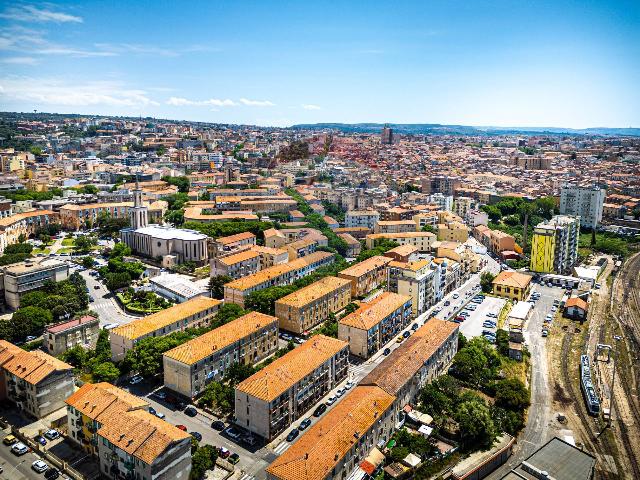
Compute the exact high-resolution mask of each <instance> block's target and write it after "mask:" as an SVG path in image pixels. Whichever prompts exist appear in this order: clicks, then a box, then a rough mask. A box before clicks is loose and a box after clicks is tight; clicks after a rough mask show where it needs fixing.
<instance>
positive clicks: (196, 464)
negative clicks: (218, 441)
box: [189, 445, 218, 480]
mask: <svg viewBox="0 0 640 480" xmlns="http://www.w3.org/2000/svg"><path fill="white" fill-rule="evenodd" d="M217 458H218V451H217V450H216V447H214V446H213V445H202V446H200V447H198V449H197V450H196V452H195V453H194V454H193V455H192V456H191V473H190V474H189V479H190V480H201V479H202V478H204V474H205V472H206V471H207V470H210V469H211V468H213V467H214V466H215V464H216V459H217Z"/></svg>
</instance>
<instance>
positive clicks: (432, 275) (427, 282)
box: [387, 260, 442, 317]
mask: <svg viewBox="0 0 640 480" xmlns="http://www.w3.org/2000/svg"><path fill="white" fill-rule="evenodd" d="M387 289H388V290H389V291H390V292H395V293H399V294H401V295H407V296H409V297H411V308H412V312H413V316H414V317H417V316H418V315H420V314H422V313H424V312H426V311H427V310H428V309H429V308H431V307H432V306H433V305H435V304H436V303H437V302H438V301H439V300H440V298H442V296H441V294H440V266H439V265H438V264H437V263H435V262H431V261H430V260H418V261H413V262H398V261H394V262H391V263H390V264H389V265H387Z"/></svg>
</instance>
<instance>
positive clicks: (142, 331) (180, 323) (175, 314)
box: [109, 296, 222, 361]
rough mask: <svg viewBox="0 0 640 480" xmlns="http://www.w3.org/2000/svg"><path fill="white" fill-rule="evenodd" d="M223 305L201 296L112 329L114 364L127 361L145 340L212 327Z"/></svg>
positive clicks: (110, 340)
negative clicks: (210, 324) (187, 330)
mask: <svg viewBox="0 0 640 480" xmlns="http://www.w3.org/2000/svg"><path fill="white" fill-rule="evenodd" d="M221 304H222V301H220V300H215V299H213V298H208V297H202V296H198V297H195V298H192V299H191V300H187V301H186V302H184V303H179V304H178V305H174V306H173V307H169V308H167V309H166V310H162V311H160V312H157V313H154V314H152V315H149V316H147V317H143V318H139V319H137V320H134V321H133V322H130V323H127V324H125V325H120V326H118V327H116V328H114V329H112V330H111V331H110V332H109V343H110V344H111V357H112V359H113V361H120V360H123V359H124V357H125V355H126V353H127V352H128V351H129V350H131V349H132V348H133V347H135V345H136V343H138V342H139V341H140V340H142V339H143V338H147V337H163V336H165V335H168V334H170V333H173V332H178V331H182V330H185V329H187V328H192V327H201V326H205V325H207V324H209V323H210V322H211V320H212V319H213V317H215V316H216V313H218V309H219V307H220V305H221Z"/></svg>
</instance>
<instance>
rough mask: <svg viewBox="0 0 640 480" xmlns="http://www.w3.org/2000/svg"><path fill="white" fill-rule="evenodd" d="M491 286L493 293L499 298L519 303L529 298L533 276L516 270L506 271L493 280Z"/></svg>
mask: <svg viewBox="0 0 640 480" xmlns="http://www.w3.org/2000/svg"><path fill="white" fill-rule="evenodd" d="M491 284H492V288H493V293H494V294H495V295H498V296H499V297H504V298H510V299H512V300H518V301H520V300H525V299H526V298H527V297H528V296H529V289H530V287H531V275H526V274H524V273H520V272H516V271H514V270H504V271H502V272H500V273H499V274H498V275H497V276H496V278H494V279H493V282H491Z"/></svg>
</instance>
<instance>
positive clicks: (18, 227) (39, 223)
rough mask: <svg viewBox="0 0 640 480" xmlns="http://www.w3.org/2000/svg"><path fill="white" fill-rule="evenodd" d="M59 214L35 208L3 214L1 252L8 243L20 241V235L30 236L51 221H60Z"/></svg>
mask: <svg viewBox="0 0 640 480" xmlns="http://www.w3.org/2000/svg"><path fill="white" fill-rule="evenodd" d="M58 221H59V220H58V215H57V214H56V213H54V212H53V211H51V210H35V211H33V212H25V213H17V214H15V215H10V216H8V215H6V214H4V215H2V218H0V254H2V253H3V252H4V249H5V248H7V245H12V244H14V243H18V240H19V239H20V236H21V235H22V236H24V238H29V237H31V236H32V235H33V234H35V233H36V231H37V230H38V229H39V228H42V227H46V226H47V225H49V224H50V223H58Z"/></svg>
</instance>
